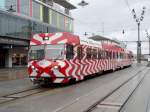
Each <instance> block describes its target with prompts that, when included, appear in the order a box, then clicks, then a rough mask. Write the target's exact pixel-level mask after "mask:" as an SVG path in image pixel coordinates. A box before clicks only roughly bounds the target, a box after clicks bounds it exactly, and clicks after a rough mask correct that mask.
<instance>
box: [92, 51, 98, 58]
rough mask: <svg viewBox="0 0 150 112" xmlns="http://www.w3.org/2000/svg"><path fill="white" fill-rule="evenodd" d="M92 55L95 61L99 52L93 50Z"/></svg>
mask: <svg viewBox="0 0 150 112" xmlns="http://www.w3.org/2000/svg"><path fill="white" fill-rule="evenodd" d="M92 54H93V57H92V58H93V59H97V50H96V49H93V52H92Z"/></svg>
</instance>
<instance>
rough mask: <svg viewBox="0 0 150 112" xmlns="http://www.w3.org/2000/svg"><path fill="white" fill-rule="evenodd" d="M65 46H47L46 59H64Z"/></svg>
mask: <svg viewBox="0 0 150 112" xmlns="http://www.w3.org/2000/svg"><path fill="white" fill-rule="evenodd" d="M64 50H65V45H64V44H57V45H46V47H45V58H47V59H54V60H55V59H64Z"/></svg>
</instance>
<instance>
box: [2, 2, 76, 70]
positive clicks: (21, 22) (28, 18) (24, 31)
mask: <svg viewBox="0 0 150 112" xmlns="http://www.w3.org/2000/svg"><path fill="white" fill-rule="evenodd" d="M50 1H51V0H1V2H0V3H1V5H0V51H1V52H2V51H3V53H1V55H0V62H1V63H0V68H1V67H14V66H21V65H24V64H26V61H24V60H27V52H28V49H27V47H28V45H29V41H30V38H31V35H32V34H35V33H46V32H60V31H66V32H71V33H73V18H72V17H71V16H70V15H69V14H66V13H64V12H63V10H65V9H66V8H64V7H62V6H61V5H59V4H57V3H52V4H51V2H50ZM51 5H53V6H51ZM55 6H57V7H55ZM59 6H60V8H58V7H59ZM56 9H57V10H56ZM4 58H5V59H4ZM2 60H3V61H2Z"/></svg>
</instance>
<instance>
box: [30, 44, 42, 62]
mask: <svg viewBox="0 0 150 112" xmlns="http://www.w3.org/2000/svg"><path fill="white" fill-rule="evenodd" d="M44 57H45V52H44V45H41V46H31V47H30V51H29V59H30V60H40V59H43V58H44Z"/></svg>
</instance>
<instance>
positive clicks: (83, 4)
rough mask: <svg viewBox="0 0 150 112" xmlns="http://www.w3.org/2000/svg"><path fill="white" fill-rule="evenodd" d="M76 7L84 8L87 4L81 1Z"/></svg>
mask: <svg viewBox="0 0 150 112" xmlns="http://www.w3.org/2000/svg"><path fill="white" fill-rule="evenodd" d="M78 5H79V6H82V7H84V6H87V5H88V3H87V2H85V1H84V0H82V1H81V2H80V3H78Z"/></svg>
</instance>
